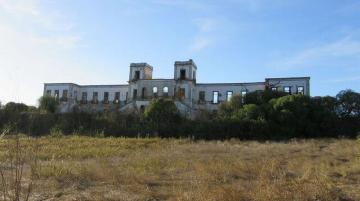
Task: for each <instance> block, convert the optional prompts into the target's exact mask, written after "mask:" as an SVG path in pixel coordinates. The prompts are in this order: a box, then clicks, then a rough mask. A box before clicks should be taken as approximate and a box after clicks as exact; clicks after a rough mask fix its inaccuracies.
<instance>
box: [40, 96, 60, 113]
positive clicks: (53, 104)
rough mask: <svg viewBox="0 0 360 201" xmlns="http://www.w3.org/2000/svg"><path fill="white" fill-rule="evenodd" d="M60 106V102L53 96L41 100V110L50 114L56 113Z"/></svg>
mask: <svg viewBox="0 0 360 201" xmlns="http://www.w3.org/2000/svg"><path fill="white" fill-rule="evenodd" d="M58 105H59V101H58V100H57V99H56V98H55V97H52V96H42V97H41V98H40V99H39V109H40V110H43V111H46V112H48V113H55V112H56V109H57V107H58Z"/></svg>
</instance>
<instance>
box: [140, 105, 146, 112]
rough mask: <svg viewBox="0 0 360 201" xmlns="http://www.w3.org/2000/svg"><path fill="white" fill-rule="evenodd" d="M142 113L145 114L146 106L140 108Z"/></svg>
mask: <svg viewBox="0 0 360 201" xmlns="http://www.w3.org/2000/svg"><path fill="white" fill-rule="evenodd" d="M140 112H141V113H144V112H145V105H141V106H140Z"/></svg>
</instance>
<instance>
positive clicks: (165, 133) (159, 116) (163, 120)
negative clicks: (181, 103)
mask: <svg viewBox="0 0 360 201" xmlns="http://www.w3.org/2000/svg"><path fill="white" fill-rule="evenodd" d="M143 115H144V119H145V121H146V122H147V124H148V125H149V127H150V129H151V130H152V131H153V132H154V133H155V134H156V135H159V136H161V137H169V136H174V135H175V134H174V133H172V132H176V127H177V126H178V123H179V122H180V120H181V117H180V114H179V112H178V109H177V107H176V105H175V103H174V102H173V101H172V100H168V99H162V98H159V99H154V100H152V101H151V103H150V105H149V106H148V107H147V108H146V109H145V112H144V114H143Z"/></svg>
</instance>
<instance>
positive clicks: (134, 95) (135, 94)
mask: <svg viewBox="0 0 360 201" xmlns="http://www.w3.org/2000/svg"><path fill="white" fill-rule="evenodd" d="M136 98H137V89H134V91H133V99H134V100H135V99H136Z"/></svg>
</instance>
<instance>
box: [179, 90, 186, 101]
mask: <svg viewBox="0 0 360 201" xmlns="http://www.w3.org/2000/svg"><path fill="white" fill-rule="evenodd" d="M179 98H180V99H184V98H185V88H180V89H179Z"/></svg>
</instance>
